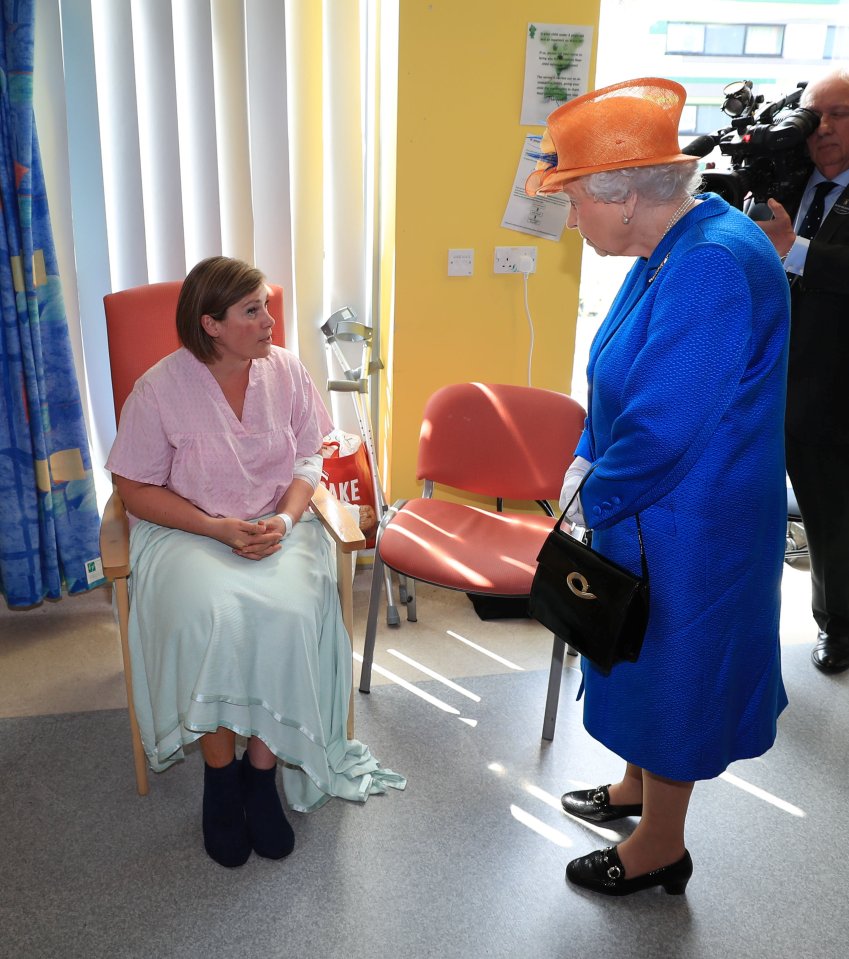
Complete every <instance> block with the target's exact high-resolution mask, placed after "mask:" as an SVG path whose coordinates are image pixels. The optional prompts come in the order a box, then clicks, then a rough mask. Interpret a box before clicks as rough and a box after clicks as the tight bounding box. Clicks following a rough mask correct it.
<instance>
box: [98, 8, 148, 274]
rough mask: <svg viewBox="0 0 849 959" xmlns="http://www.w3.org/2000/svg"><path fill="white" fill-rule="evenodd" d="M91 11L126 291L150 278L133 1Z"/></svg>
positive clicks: (115, 247) (104, 146)
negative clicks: (132, 10) (97, 51)
mask: <svg viewBox="0 0 849 959" xmlns="http://www.w3.org/2000/svg"><path fill="white" fill-rule="evenodd" d="M91 12H92V28H93V32H94V46H95V48H97V49H98V50H99V51H100V55H99V56H98V59H97V62H96V64H95V67H96V70H97V86H98V97H97V105H98V113H99V121H100V143H101V151H102V154H103V193H104V202H105V206H106V226H107V233H108V236H109V266H110V272H111V276H112V283H113V285H114V287H115V288H116V289H119V290H120V289H124V288H126V287H129V286H137V285H138V284H140V283H146V282H147V276H148V271H147V249H146V240H145V217H144V200H143V198H142V171H141V150H140V147H139V132H138V124H137V123H136V114H137V112H138V111H137V105H136V76H135V56H134V53H133V26H132V18H131V16H132V15H131V11H130V0H112V2H111V3H103V2H99V3H95V4H93V5H92V11H91ZM104 131H112V135H106V136H104V135H103V134H104Z"/></svg>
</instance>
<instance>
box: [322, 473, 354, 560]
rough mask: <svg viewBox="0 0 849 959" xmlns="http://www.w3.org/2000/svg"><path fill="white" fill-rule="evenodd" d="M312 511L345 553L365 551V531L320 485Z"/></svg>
mask: <svg viewBox="0 0 849 959" xmlns="http://www.w3.org/2000/svg"><path fill="white" fill-rule="evenodd" d="M310 509H311V510H312V511H313V513H315V514H316V516H318V518H319V519H320V520H321V523H322V525H323V526H324V528H325V529H326V530H327V532H328V533H330V535H331V536H332V537H333V540H334V541H335V543H336V545H337V546H338V548H339V549H340V550H341V551H342V552H343V553H353V552H355V551H356V550H358V549H365V545H366V540H365V537H364V536H363V531H362V530H361V529H360V528H359V526H357V524H356V523H355V522H354V519H353V517H352V516H351V515H350V513H349V512H348V511H347V510H346V509H345V507H344V506H343V505H342V504H341V503H340V502H339V500H337V499H336V498H335V497H334V496H333V495H332V494H331V493H330V492H329V491H328V490H327V488H326V487H324V486H322V485H321V484H320V483H319V485H318V486H317V487H316V488H315V492H314V493H313V494H312V502H311V503H310Z"/></svg>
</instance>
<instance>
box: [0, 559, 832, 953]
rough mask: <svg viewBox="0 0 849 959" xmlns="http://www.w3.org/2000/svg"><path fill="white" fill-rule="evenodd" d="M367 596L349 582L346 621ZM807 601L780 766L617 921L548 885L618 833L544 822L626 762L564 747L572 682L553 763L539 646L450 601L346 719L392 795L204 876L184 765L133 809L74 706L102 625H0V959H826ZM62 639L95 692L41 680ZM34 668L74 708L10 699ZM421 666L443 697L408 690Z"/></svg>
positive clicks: (719, 807)
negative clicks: (72, 691) (69, 691)
mask: <svg viewBox="0 0 849 959" xmlns="http://www.w3.org/2000/svg"><path fill="white" fill-rule="evenodd" d="M367 575H368V574H367V571H361V572H359V573H358V575H357V584H358V585H357V597H358V599H357V601H358V606H359V610H358V612H359V613H360V617H359V621H360V622H362V615H361V614H362V613H363V609H362V605H363V596H364V581H365V580H366V579H367ZM365 585H367V583H366V584H365ZM806 588H807V584H806V579H805V574H804V573H800V572H799V571H789V572H788V575H787V577H786V589H785V618H784V619H783V621H782V636H783V655H784V663H785V682H786V685H787V688H788V694H789V696H790V700H791V707H790V708H789V709H788V710H787V711H786V712H785V714H784V716H783V717H782V719H781V721H780V730H779V737H778V742H777V744H776V746H775V747H774V748H773V749H772V750H771V751H770V752H769V753H767V754H766V755H765V756H764V757H762V758H760V759H757V760H751V761H748V762H745V763H739V764H736V765H735V766H734V767H733V768H732V769H730V770H729V771H728V773H727V774H726V775H725V776H723V777H722V778H720V779H717V780H714V781H711V782H708V783H703V784H700V785H699V786H698V787H697V789H696V792H695V794H694V799H693V804H692V807H691V814H690V819H689V833H688V846H689V848H690V851H691V853H692V855H693V859H694V862H695V869H696V871H695V874H694V876H693V879H692V881H691V883H690V885H689V887H688V890H687V895H686V896H685V897H671V896H667V895H666V894H665V893H663V892H662V891H660V890H651V891H649V892H645V893H642V894H639V895H636V896H632V897H629V898H626V899H622V900H608V899H603V898H599V897H596V896H593V895H591V894H588V893H581V892H579V891H576V890H574V889H573V888H571V887H568V886H567V885H566V883H565V882H564V879H563V870H564V866H565V864H566V862H567V861H568V860H569V859H571V858H573V857H574V856H575V855H580V854H583V853H584V852H588V851H590V850H591V849H594V848H597V847H598V846H599V845H605V844H609V843H611V842H616V841H618V839H620V838H621V837H622V836H624V834H625V833H624V832H622V831H621V829H622V828H626V829H627V824H626V826H625V827H621V826H620V827H619V828H617V830H610V829H600V828H597V827H590V826H588V825H586V824H582V823H580V822H578V821H577V820H573V819H570V818H569V817H567V816H565V815H564V814H563V813H562V812H561V811H560V810H559V804H558V797H559V795H560V793H561V792H563V791H564V790H565V789H571V788H578V787H581V786H591V785H595V784H597V783H599V782H608V781H610V780H611V779H613V778H615V777H616V776H617V775H618V773H619V771H620V764H619V761H618V760H617V759H616V757H614V756H612V755H611V754H610V753H609V752H607V751H606V750H605V749H604V748H603V747H602V746H600V745H599V744H597V743H595V742H594V741H592V740H591V739H590V738H589V737H588V736H587V735H586V734H585V733H584V731H583V729H582V726H581V722H580V709H579V706H578V704H576V703H575V701H574V698H575V693H576V691H577V687H578V679H579V676H578V674H577V672H575V671H574V670H567V671H566V672H565V673H564V678H563V690H562V698H561V706H560V713H559V719H558V728H557V734H556V737H555V740H554V742H553V743H552V744H544V743H542V742H541V740H540V729H541V722H542V706H543V702H544V699H545V686H546V681H547V671H546V669H545V659H546V658H547V655H548V649H549V642H548V635H547V634H545V631H544V630H542V629H541V628H538V627H537V626H536V624H533V623H530V622H525V621H516V622H498V623H482V622H481V621H479V620H478V619H477V617H475V616H474V614H473V612H472V611H471V607H470V605H469V603H468V601H467V600H466V598H465V597H463V596H457V595H452V594H446V593H443V592H439V593H436V592H435V591H428V590H424V591H422V592H421V595H420V602H419V620H420V621H419V622H418V623H416V624H404V625H402V626H401V627H400V628H399V629H396V630H388V629H386V628H385V627H383V628H382V629H381V636H380V643H379V652H378V658H377V660H378V663H379V664H381V668H382V669H383V670H385V671H388V672H390V673H391V674H392V676H387V675H385V672H384V674H383V675H380V674H379V675H378V676H376V680H377V682H376V684H375V686H374V688H373V691H372V694H371V695H370V696H361V695H359V694H357V697H356V721H357V736H358V738H361V739H363V740H364V741H366V742H368V743H369V745H370V746H371V747H372V749H373V751H374V752H375V754H376V755H378V756H379V757H380V758H381V759H382V760H383V762H384V763H385V765H388V766H390V767H392V768H393V769H395V770H396V771H399V772H402V773H404V774H405V775H406V776H407V777H408V780H409V785H408V788H407V790H406V791H405V792H403V793H397V792H394V791H393V792H391V793H390V794H388V795H386V796H375V797H372V798H371V799H369V801H368V802H367V803H366V804H365V805H363V806H360V805H352V804H347V803H344V802H341V801H335V802H331V803H329V804H328V805H327V806H325V807H324V808H322V809H321V810H319V811H317V812H315V813H312V814H309V815H306V816H304V815H301V816H294V817H293V820H294V826H295V830H296V834H297V846H296V849H295V852H294V853H293V855H292V856H291V857H290V858H289V859H288V860H286V861H285V862H282V863H271V862H267V861H264V860H261V859H258V858H256V857H254V858H252V859H251V860H250V861H249V862H248V864H247V865H246V866H244V867H242V868H241V869H238V870H224V869H221V868H220V867H217V866H215V865H214V864H213V863H211V861H210V860H208V859H207V858H206V856H205V854H204V853H203V850H202V848H201V844H200V830H199V802H200V792H199V784H200V777H201V759H200V756H199V755H198V754H197V753H195V754H194V755H191V756H190V757H189V759H188V760H187V761H186V762H184V763H182V764H180V765H179V766H177V767H174V768H173V769H171V770H170V771H169V772H167V773H165V774H163V775H160V776H156V777H153V780H152V783H151V791H150V795H149V796H147V797H146V798H139V797H138V796H137V795H136V793H135V789H134V782H133V777H132V769H131V763H130V758H129V747H128V729H127V721H126V714H125V712H124V711H123V710H122V709H120V708H105V709H98V710H96V711H95V710H93V709H92V708H91V706H92V703H93V702H94V700H93V699H91V698H90V697H91V695H92V691H93V690H96V692H97V699H96V701H97V703H98V704H99V705H101V706H102V705H103V704H104V703H106V704H107V705H108V703H109V694H111V695H117V696H120V686H119V685H118V683H119V679H120V675H119V673H120V665H119V664H118V666H117V670H116V661H115V659H114V649H113V646H112V644H113V643H114V635H112V630H113V624H112V623H111V620H110V618H109V616H108V615H107V612H106V607H105V606H104V604H102V603H100V601H99V600H97V599H94V598H91V599H89V598H86V599H85V600H82V601H81V602H77V601H76V600H75V599H72V600H66V601H63V602H62V603H59V604H55V605H54V606H53V607H50V608H47V609H45V610H43V611H41V612H39V611H33V614H32V615H30V614H14V616H11V617H10V615H9V614H5V615H3V616H2V617H0V628H3V630H4V631H3V638H2V639H0V666H2V667H8V668H6V669H5V670H3V675H6V676H7V677H8V676H10V675H13V674H14V675H17V676H19V679H18V681H17V683H16V685H15V688H14V689H10V688H9V686H7V687H5V688H4V687H3V685H2V683H3V680H2V678H0V693H2V694H3V697H4V698H3V702H4V704H5V707H6V708H5V709H4V711H3V713H2V715H3V716H4V717H5V718H0V769H2V780H1V781H0V822H2V824H3V840H2V846H3V851H2V856H1V857H0V889H2V894H0V956H2V957H7V956H8V957H10V959H11V957H15V959H18V957H38V959H41V957H61V959H66V957H67V959H76V957H79V959H96V957H101V956H102V957H142V956H158V957H172V956H173V957H185V959H190V957H195V956H198V957H200V956H203V957H211V956H237V955H238V956H246V957H278V956H280V957H282V956H286V957H308V956H332V957H336V956H338V957H352V959H354V957H363V959H365V957H368V959H373V957H375V956H416V957H418V956H428V957H429V956H441V957H446V959H449V957H460V956H467V957H485V956H493V957H508V956H509V957H512V956H518V955H524V956H532V957H543V959H548V957H561V956H563V957H569V956H576V957H578V956H581V957H583V956H604V955H612V956H617V957H626V959H631V957H634V959H636V957H654V956H658V957H660V956H663V957H669V956H672V957H700V959H701V957H705V959H708V957H711V959H713V957H724V956H737V955H739V956H746V957H752V959H754V957H779V959H781V957H788V959H789V957H796V956H800V955H804V956H814V957H822V959H831V957H834V959H837V957H841V959H844V957H845V956H846V955H847V954H849V918H847V916H846V909H845V901H846V889H847V887H849V865H847V823H846V817H845V815H844V812H843V810H844V808H845V793H846V787H845V782H846V757H847V746H846V743H847V740H849V717H847V710H846V695H847V689H849V674H846V675H845V676H841V677H836V678H830V677H824V676H821V675H820V674H819V673H817V672H816V671H815V670H814V669H813V668H812V667H811V665H810V661H809V652H810V643H809V642H807V641H806V639H805V638H803V634H804V636H805V637H806V636H807V633H808V632H810V630H811V626H810V624H809V622H808V617H807V611H806V609H805V606H804V604H805V603H806V601H807V600H806V592H805V591H806ZM63 604H66V606H65V611H63ZM800 604H801V609H799V606H800ZM26 616H29V617H30V618H29V619H24V618H22V617H26ZM74 616H78V617H79V621H78V622H77V623H76V624H75V626H74V632H75V633H78V632H81V633H83V634H85V635H84V636H82V637H78V638H79V641H80V642H81V643H83V646H84V647H85V648H86V649H89V645H90V644H91V643H92V642H93V640H92V639H91V634H92V633H94V634H98V632H99V631H102V634H103V640H104V641H105V640H106V639H108V641H109V643H110V647H109V652H108V654H107V653H106V652H104V653H103V655H102V656H101V663H100V666H101V669H100V673H101V675H98V669H97V662H96V660H97V657H96V656H95V655H94V654H93V653H92V654H91V655H90V656H89V658H90V659H91V660H92V664H91V665H92V667H93V668H92V669H91V670H85V671H81V670H82V667H81V664H80V663H81V660H84V659H86V656H88V655H89V654H79V653H78V654H77V655H71V656H70V658H69V662H68V665H67V668H63V667H62V666H61V665H60V664H61V662H62V660H61V658H59V654H57V653H56V649H57V648H59V649H61V648H62V644H60V645H59V647H57V646H56V639H57V633H58V635H59V636H60V637H61V635H62V623H63V622H67V621H68V619H69V618H70V619H73V617H74ZM10 622H11V623H12V624H13V625H15V627H16V632H15V633H14V634H13V633H12V632H11V631H10V630H9V629H8V628H7V627H8V624H9V623H10ZM9 637H11V638H9ZM469 643H473V644H474V645H473V646H470V645H468V644H469ZM86 644H89V645H86ZM64 645H66V646H69V645H70V640H69V641H68V642H66V643H65V644H64ZM51 650H53V652H52V653H51ZM458 650H459V651H458ZM32 655H36V656H39V657H41V660H43V661H44V663H51V662H52V663H53V664H54V670H55V671H58V672H59V673H60V674H61V673H64V675H66V676H72V677H73V680H72V681H71V682H70V685H71V686H76V687H77V695H78V696H79V697H80V702H79V703H78V704H77V708H75V709H68V710H64V709H63V710H62V711H56V712H52V713H51V712H49V711H48V710H46V709H44V708H42V711H41V712H39V711H38V710H36V709H35V708H34V705H33V704H34V703H36V702H37V695H36V688H35V687H37V685H38V684H37V683H36V682H34V680H33V679H32V676H30V677H29V681H25V680H24V678H23V677H24V675H25V673H26V666H25V664H26V661H27V659H26V657H27V656H32ZM464 657H465V658H464ZM493 657H498V658H493ZM414 664H419V665H414ZM425 665H427V668H429V669H431V671H432V672H435V673H436V674H437V675H441V676H442V677H443V678H439V679H437V678H425V679H422V677H423V676H424V675H425V674H423V673H422V671H421V668H422V666H425ZM42 668H45V669H47V666H43V667H42ZM16 671H17V672H16ZM396 677H397V678H396ZM416 677H418V678H416ZM449 677H450V679H449ZM398 680H400V682H399V681H398ZM51 682H52V683H53V684H54V685H55V686H56V687H63V686H64V685H65V684H63V683H62V682H61V679H59V678H56V677H54V678H53V679H52V680H51ZM452 683H453V685H451V684H452ZM116 689H117V692H116V691H115V690H116ZM16 694H17V695H18V697H19V705H18V707H17V709H14V708H9V701H10V699H12V698H14V695H16ZM87 696H88V697H89V699H88V700H86V697H87ZM60 701H61V702H62V703H63V704H64V703H65V702H66V700H65V699H62V700H60ZM626 823H627V821H626Z"/></svg>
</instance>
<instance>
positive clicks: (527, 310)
mask: <svg viewBox="0 0 849 959" xmlns="http://www.w3.org/2000/svg"><path fill="white" fill-rule="evenodd" d="M522 276H523V277H524V283H525V315H526V316H527V318H528V326H529V327H530V330H531V342H530V344H529V346H528V386H532V385H533V384H532V383H531V364H532V363H533V356H534V321H533V319H531V310H530V307H529V306H528V274H527V273H524V272H523V273H522Z"/></svg>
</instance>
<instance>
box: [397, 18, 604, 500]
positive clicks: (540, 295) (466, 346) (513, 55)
mask: <svg viewBox="0 0 849 959" xmlns="http://www.w3.org/2000/svg"><path fill="white" fill-rule="evenodd" d="M598 15H599V0H586V2H571V3H564V2H563V0H535V2H534V3H526V2H519V0H489V2H487V3H480V2H476V0H400V19H399V50H398V63H399V69H398V112H397V117H398V121H397V122H398V130H397V169H396V171H395V177H396V191H395V198H394V199H395V208H394V214H395V262H394V277H393V276H392V275H391V272H390V271H389V270H384V271H383V279H382V288H383V291H384V294H385V293H386V291H387V290H388V289H389V290H391V288H392V284H393V283H394V296H391V294H389V295H384V297H382V300H381V310H382V313H381V325H382V338H381V339H382V342H381V355H382V358H383V360H384V362H385V363H386V366H387V370H386V375H385V377H384V381H383V390H382V396H381V399H382V401H383V402H382V408H381V416H380V424H381V429H380V433H381V436H382V442H383V456H382V461H383V475H382V478H383V482H384V486H385V487H386V490H387V498H388V500H389V501H390V502H391V501H392V500H394V499H396V498H398V497H409V496H413V495H417V494H418V492H419V490H420V488H421V485H420V483H419V482H418V481H417V480H416V478H415V459H416V447H417V444H418V433H419V425H420V423H421V415H422V409H423V407H424V403H425V400H426V399H427V397H428V396H429V395H430V394H431V393H432V392H433V391H434V390H435V389H437V388H438V387H439V386H441V385H443V384H446V383H450V382H459V381H464V380H479V381H488V382H497V383H518V384H524V383H526V382H527V356H528V346H529V329H528V323H527V319H526V316H525V311H524V302H523V280H522V277H521V276H520V275H495V274H494V273H493V267H492V262H493V254H494V248H495V247H496V246H536V247H537V268H536V273H535V274H534V275H532V276H531V277H530V279H529V304H530V309H531V314H532V316H533V321H534V328H535V331H536V345H535V349H534V361H533V385H534V386H539V387H544V388H547V389H556V390H560V391H562V392H568V391H569V386H570V382H571V372H572V353H573V348H574V341H575V323H576V316H577V308H578V282H579V272H580V237H579V236H577V234H575V233H573V232H570V231H566V232H564V236H563V239H562V240H561V241H560V242H559V243H555V242H552V241H551V240H544V239H540V238H538V237H533V236H530V235H528V234H523V233H518V232H515V231H513V230H506V229H502V228H501V226H500V223H501V219H502V217H503V215H504V209H505V206H506V203H507V199H508V196H509V192H510V188H511V186H512V183H513V178H514V176H515V173H516V167H517V164H518V161H519V158H520V155H521V150H522V146H523V142H524V137H525V136H526V135H527V134H528V133H532V132H539V128H533V127H527V126H522V125H520V123H519V117H520V112H521V102H522V93H523V78H524V64H525V35H526V30H527V26H528V23H529V22H530V21H532V20H534V21H535V22H537V23H556V24H563V23H566V24H576V25H586V26H590V27H591V28H592V37H593V56H592V62H591V64H590V72H589V77H590V83H592V77H593V76H594V75H595V50H596V43H597V34H598ZM455 247H457V248H472V249H474V251H475V264H474V275H473V276H471V277H449V276H448V275H447V260H448V250H449V248H455ZM388 300H389V301H391V302H387V301H388Z"/></svg>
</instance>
